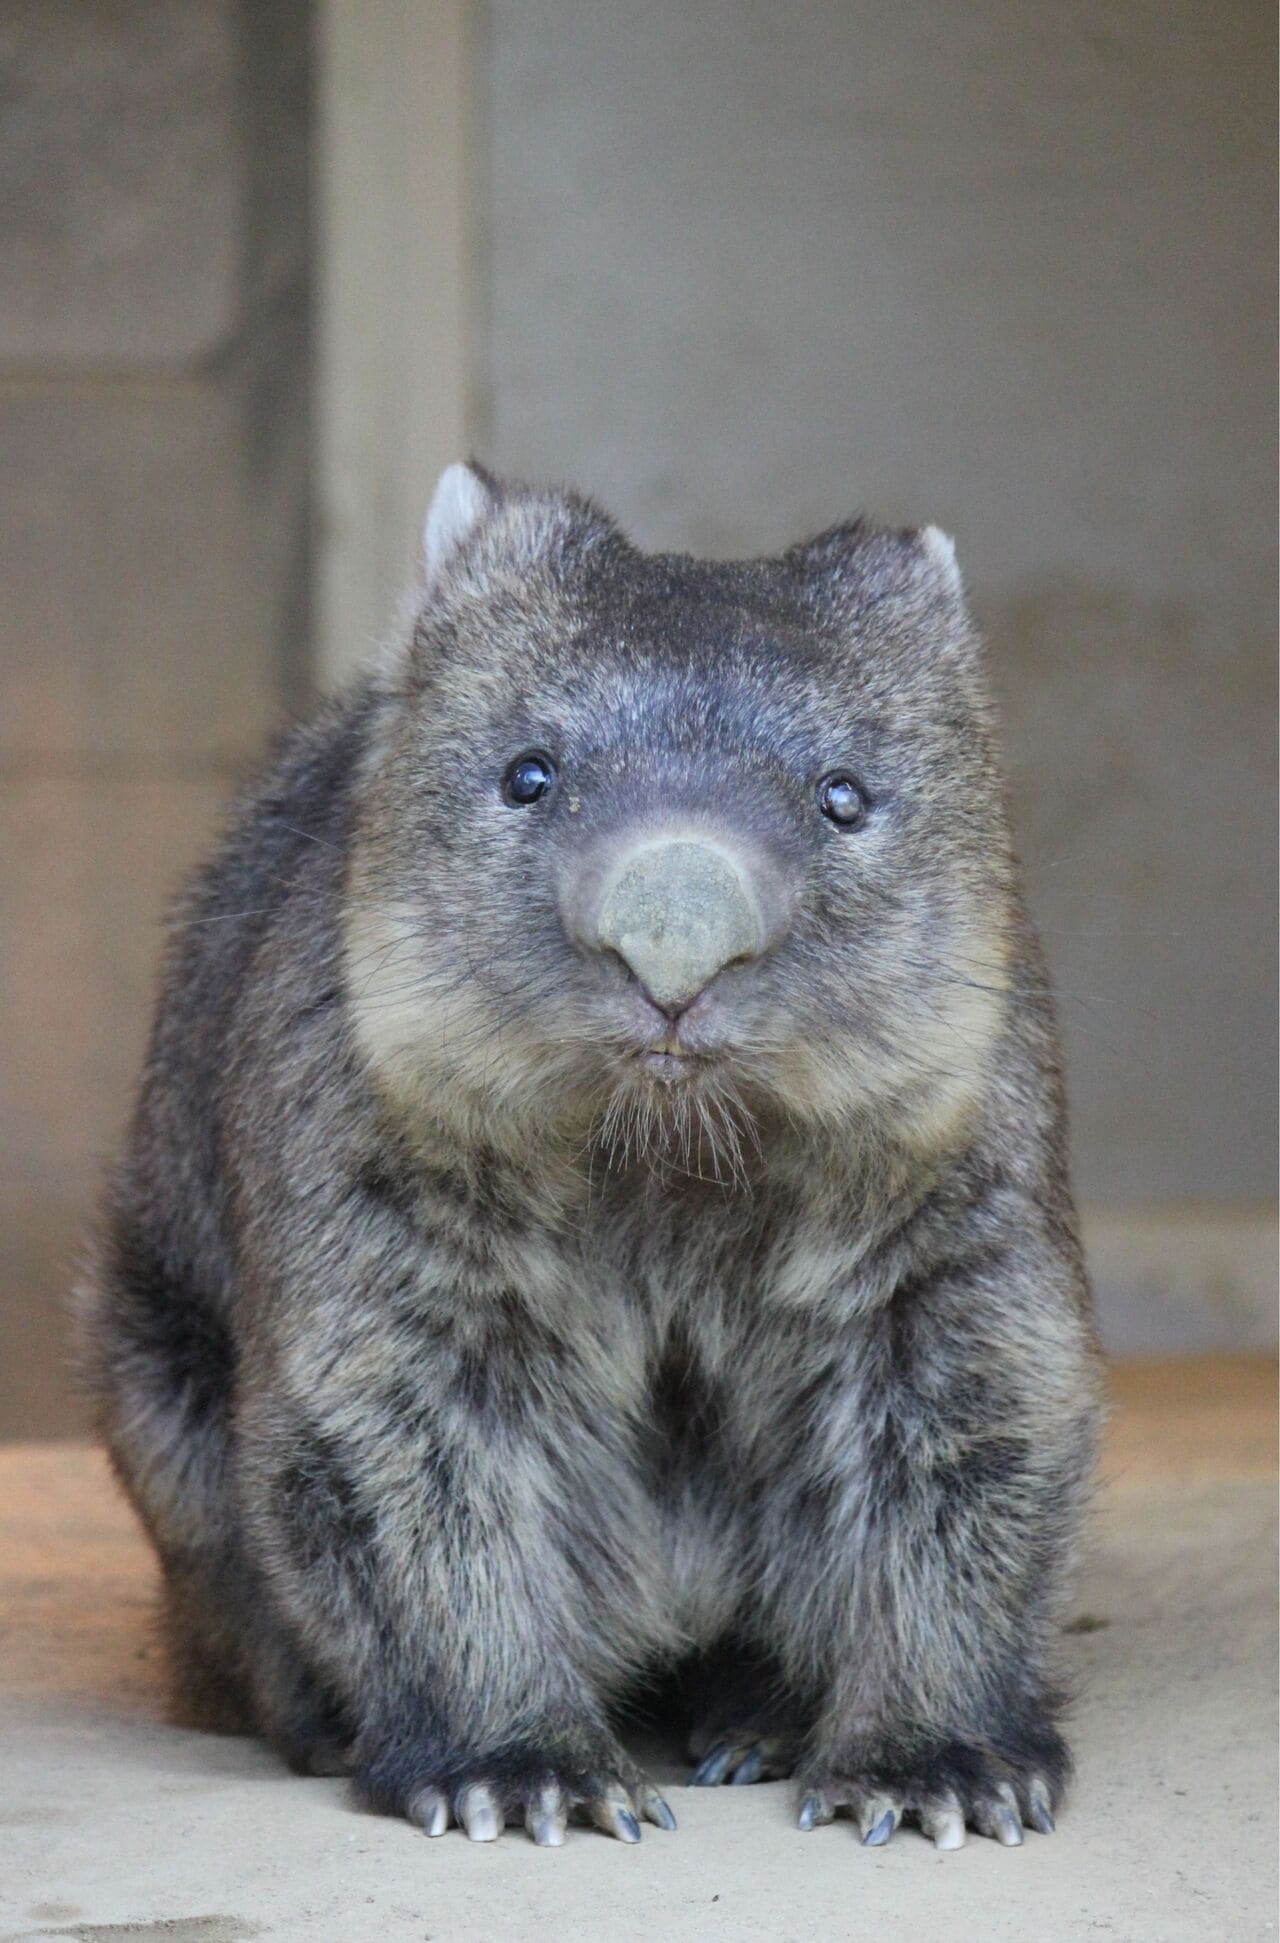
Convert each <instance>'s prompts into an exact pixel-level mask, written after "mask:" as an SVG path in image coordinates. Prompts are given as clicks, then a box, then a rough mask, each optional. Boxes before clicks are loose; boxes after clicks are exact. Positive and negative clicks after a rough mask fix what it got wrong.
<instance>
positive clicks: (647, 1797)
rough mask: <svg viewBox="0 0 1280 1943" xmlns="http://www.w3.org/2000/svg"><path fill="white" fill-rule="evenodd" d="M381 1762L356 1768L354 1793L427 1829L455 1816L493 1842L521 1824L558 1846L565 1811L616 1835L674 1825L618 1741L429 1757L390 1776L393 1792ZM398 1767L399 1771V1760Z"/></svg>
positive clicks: (433, 1831) (624, 1838)
mask: <svg viewBox="0 0 1280 1943" xmlns="http://www.w3.org/2000/svg"><path fill="white" fill-rule="evenodd" d="M380 1765H381V1764H379V1763H377V1762H374V1763H373V1764H372V1765H371V1767H369V1768H368V1769H366V1770H364V1771H363V1772H362V1773H360V1774H357V1777H356V1786H357V1791H358V1792H359V1794H360V1795H361V1797H362V1798H363V1799H364V1800H365V1801H366V1802H367V1803H368V1804H369V1805H370V1806H372V1807H382V1808H388V1809H390V1810H391V1811H392V1812H399V1813H402V1814H404V1815H405V1816H407V1818H408V1819H409V1820H410V1821H411V1822H413V1823H414V1824H415V1825H416V1826H417V1827H418V1828H421V1829H422V1830H423V1832H424V1833H425V1834H427V1835H443V1834H444V1833H445V1832H446V1830H447V1829H448V1828H449V1827H450V1826H451V1825H452V1824H454V1823H456V1824H457V1826H458V1828H460V1829H461V1830H462V1832H463V1833H464V1834H465V1835H467V1836H468V1837H469V1838H470V1840H471V1841H473V1842H493V1841H496V1840H497V1838H498V1836H499V1835H501V1833H502V1831H503V1829H504V1828H506V1827H510V1826H518V1825H519V1824H521V1823H523V1825H524V1827H525V1828H526V1829H527V1831H528V1833H529V1835H530V1836H531V1837H532V1839H533V1840H534V1841H535V1842H536V1843H537V1844H538V1846H539V1847H540V1848H558V1847H559V1846H560V1844H561V1843H562V1842H563V1841H564V1839H565V1833H566V1830H567V1828H568V1825H569V1822H570V1819H571V1818H572V1819H574V1820H579V1821H586V1822H590V1823H594V1825H595V1826H596V1827H597V1828H599V1829H602V1830H603V1831H604V1833H605V1834H606V1835H614V1836H616V1837H617V1839H618V1840H619V1841H621V1842H638V1841H639V1840H640V1824H641V1821H649V1822H652V1823H654V1825H655V1826H656V1827H658V1828H667V1829H671V1828H674V1827H675V1825H676V1818H675V1816H674V1815H673V1814H672V1812H671V1810H670V1808H668V1806H667V1804H666V1802H665V1801H664V1800H663V1798H662V1796H661V1795H660V1794H659V1793H658V1791H657V1789H656V1788H654V1787H653V1786H652V1785H651V1784H650V1783H649V1782H648V1781H647V1780H646V1779H645V1777H644V1776H643V1775H642V1774H641V1773H640V1771H639V1769H638V1768H636V1767H635V1766H634V1764H633V1763H632V1762H631V1761H630V1760H629V1759H628V1758H627V1756H626V1755H625V1754H624V1753H623V1751H622V1749H621V1748H602V1749H601V1750H599V1751H598V1753H597V1755H596V1758H594V1759H590V1760H587V1761H585V1762H584V1761H583V1759H582V1758H581V1755H580V1754H576V1753H574V1752H572V1751H569V1750H566V1749H564V1748H563V1747H557V1746H554V1745H551V1746H548V1747H547V1748H545V1749H539V1748H537V1747H531V1748H523V1747H522V1748H511V1747H505V1748H497V1749H494V1750H492V1751H489V1752H487V1753H486V1752H477V1753H475V1754H467V1753H457V1754H453V1753H451V1754H449V1755H447V1756H444V1757H441V1758H436V1759H431V1758H429V1757H428V1758H426V1759H424V1760H422V1761H421V1762H418V1763H415V1764H414V1767H413V1769H412V1770H411V1771H410V1773H409V1774H408V1776H407V1777H405V1778H403V1779H402V1778H400V1776H398V1777H397V1784H398V1785H397V1786H396V1788H395V1790H394V1795H393V1796H389V1794H388V1789H387V1786H386V1776H385V1773H380V1772H379V1768H380ZM397 1766H398V1767H400V1768H401V1774H402V1775H403V1773H404V1770H403V1766H402V1764H401V1763H399V1762H397Z"/></svg>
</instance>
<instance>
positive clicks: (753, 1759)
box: [733, 1747, 764, 1788]
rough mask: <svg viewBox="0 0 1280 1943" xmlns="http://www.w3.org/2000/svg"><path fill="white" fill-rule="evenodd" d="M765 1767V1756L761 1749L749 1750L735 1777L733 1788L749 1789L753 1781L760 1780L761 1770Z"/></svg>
mask: <svg viewBox="0 0 1280 1943" xmlns="http://www.w3.org/2000/svg"><path fill="white" fill-rule="evenodd" d="M763 1766H764V1755H763V1754H762V1753H761V1751H760V1749H759V1748H758V1747H753V1748H749V1749H748V1751H747V1754H746V1757H745V1759H744V1760H743V1761H742V1762H741V1763H740V1764H739V1766H738V1769H737V1771H736V1773H735V1774H734V1776H733V1786H734V1787H735V1788H746V1787H749V1786H750V1784H751V1783H752V1782H753V1781H757V1780H759V1778H760V1770H761V1769H762V1768H763Z"/></svg>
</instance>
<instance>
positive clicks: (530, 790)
mask: <svg viewBox="0 0 1280 1943" xmlns="http://www.w3.org/2000/svg"><path fill="white" fill-rule="evenodd" d="M555 779H556V771H555V764H554V763H553V762H551V761H550V760H549V758H548V757H546V756H517V758H516V760H515V761H514V762H513V763H512V765H511V767H510V769H508V771H507V780H506V783H505V785H504V788H505V792H506V798H507V801H508V803H518V804H520V806H521V807H522V808H524V807H525V806H527V805H528V804H530V803H536V802H538V800H539V799H540V798H541V797H543V796H545V795H546V793H547V791H548V790H549V789H550V788H551V785H552V784H553V783H554V782H555Z"/></svg>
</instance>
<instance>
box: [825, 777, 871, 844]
mask: <svg viewBox="0 0 1280 1943" xmlns="http://www.w3.org/2000/svg"><path fill="white" fill-rule="evenodd" d="M818 807H819V809H820V810H821V811H822V814H823V815H824V816H828V817H830V819H831V821H832V822H833V823H838V824H839V826H840V828H841V829H842V830H856V829H857V827H858V825H859V824H860V823H864V822H865V821H866V816H867V811H868V809H869V808H870V804H869V803H868V801H867V795H866V791H865V790H864V789H863V787H862V784H861V783H859V782H856V781H855V780H854V778H853V777H852V776H846V775H844V774H843V773H842V772H841V771H839V770H837V771H836V773H835V774H834V775H833V776H824V777H823V779H822V781H821V782H820V783H819V784H818Z"/></svg>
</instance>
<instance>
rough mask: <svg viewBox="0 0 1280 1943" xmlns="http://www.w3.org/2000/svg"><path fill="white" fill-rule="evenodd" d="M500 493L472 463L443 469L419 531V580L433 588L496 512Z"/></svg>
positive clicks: (488, 474) (480, 469) (489, 476)
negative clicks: (420, 534)
mask: <svg viewBox="0 0 1280 1943" xmlns="http://www.w3.org/2000/svg"><path fill="white" fill-rule="evenodd" d="M501 499H502V489H501V487H500V486H499V484H498V482H497V480H496V479H495V478H494V476H493V474H492V473H491V472H486V471H485V469H484V467H483V466H480V465H477V464H476V462H475V460H474V459H472V460H471V461H470V462H469V463H468V464H465V465H464V464H462V463H461V462H458V463H457V464H454V465H450V466H446V467H445V469H444V471H443V472H442V473H441V474H440V477H439V479H438V480H437V482H436V489H435V491H434V493H433V494H432V495H431V504H430V505H429V506H428V508H427V517H426V519H425V521H424V522H423V527H422V579H423V584H424V586H427V587H433V586H434V585H435V584H436V582H437V581H438V580H439V579H440V577H441V575H442V574H443V573H444V572H445V571H446V569H447V568H448V566H449V563H450V561H451V560H452V559H453V557H454V555H455V554H456V553H457V552H458V551H459V550H460V548H461V547H463V546H464V545H465V544H466V542H467V541H468V540H469V539H470V538H471V535H472V534H473V533H476V532H478V531H479V529H480V528H481V527H482V526H483V525H484V523H485V521H486V520H487V519H489V518H490V517H491V515H492V514H493V513H494V512H495V511H496V510H497V507H498V505H499V504H500V502H501Z"/></svg>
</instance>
